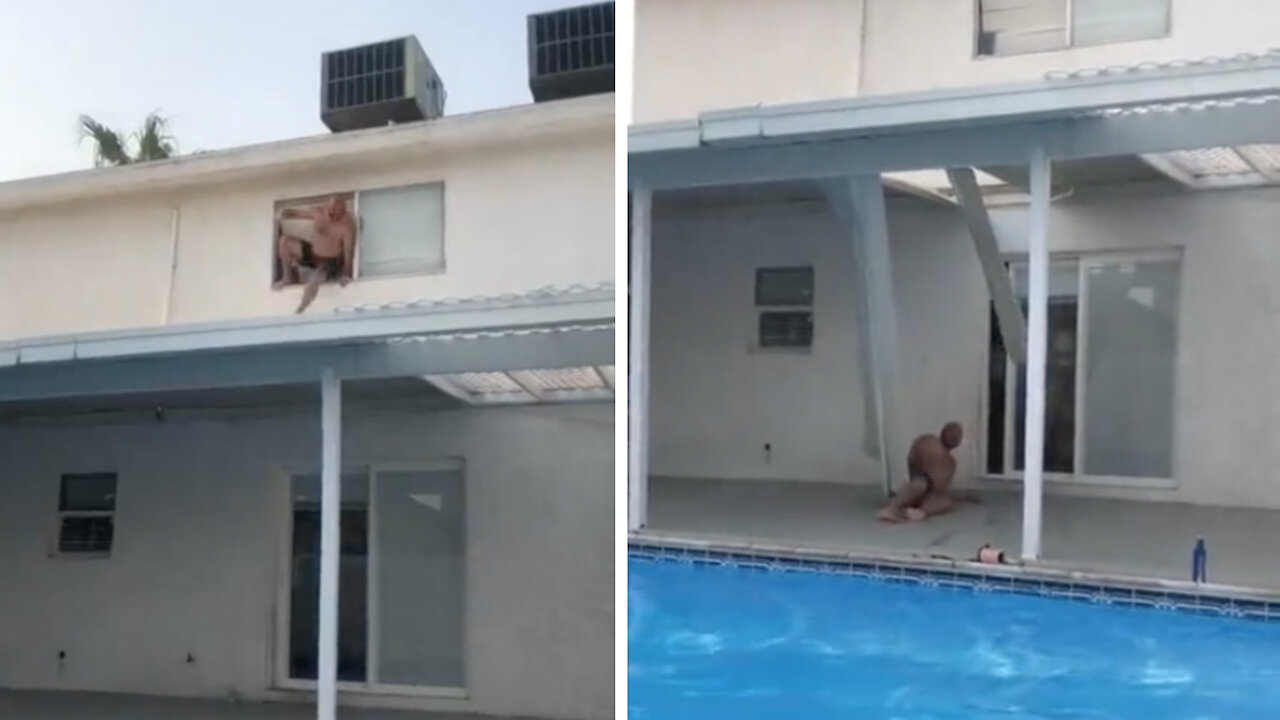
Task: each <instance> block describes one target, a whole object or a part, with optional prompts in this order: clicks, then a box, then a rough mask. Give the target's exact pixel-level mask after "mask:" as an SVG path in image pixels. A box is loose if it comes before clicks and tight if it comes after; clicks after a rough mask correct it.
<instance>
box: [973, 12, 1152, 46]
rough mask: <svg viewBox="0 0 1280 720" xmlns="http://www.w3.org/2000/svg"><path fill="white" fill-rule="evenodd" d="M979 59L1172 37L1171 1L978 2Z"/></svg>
mask: <svg viewBox="0 0 1280 720" xmlns="http://www.w3.org/2000/svg"><path fill="white" fill-rule="evenodd" d="M978 26H979V27H978V54H979V55H1021V54H1024V53H1034V52H1044V51H1047V50H1062V49H1065V48H1068V47H1080V46H1087V45H1105V44H1109V43H1118V42H1129V41H1133V40H1150V39H1153V38H1159V37H1165V36H1167V35H1168V34H1169V32H1170V26H1171V12H1170V0H1123V1H1118V0H978Z"/></svg>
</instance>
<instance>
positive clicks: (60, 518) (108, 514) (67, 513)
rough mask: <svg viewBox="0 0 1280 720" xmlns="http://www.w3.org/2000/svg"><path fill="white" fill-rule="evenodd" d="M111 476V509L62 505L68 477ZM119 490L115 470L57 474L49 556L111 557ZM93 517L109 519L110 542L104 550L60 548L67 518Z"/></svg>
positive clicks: (89, 558) (94, 558) (92, 558)
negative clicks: (84, 508) (76, 508)
mask: <svg viewBox="0 0 1280 720" xmlns="http://www.w3.org/2000/svg"><path fill="white" fill-rule="evenodd" d="M93 477H98V478H103V477H110V478H111V509H110V510H74V509H67V508H65V507H64V506H63V505H64V503H63V498H64V495H65V488H66V482H67V479H68V478H93ZM119 492H120V475H119V473H116V472H69V473H61V474H60V475H58V504H57V519H56V521H55V523H54V529H53V539H52V543H51V547H50V550H49V556H50V557H57V558H65V559H74V560H103V559H107V558H110V557H111V554H112V552H113V551H114V550H115V545H116V537H115V521H116V511H117V507H116V502H117V500H118V496H119ZM81 518H84V519H93V518H108V519H110V520H111V542H110V544H109V545H108V547H107V549H106V550H83V551H76V550H63V549H62V528H63V525H64V524H65V523H66V521H67V520H68V519H81Z"/></svg>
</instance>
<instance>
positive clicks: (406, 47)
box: [320, 36, 447, 132]
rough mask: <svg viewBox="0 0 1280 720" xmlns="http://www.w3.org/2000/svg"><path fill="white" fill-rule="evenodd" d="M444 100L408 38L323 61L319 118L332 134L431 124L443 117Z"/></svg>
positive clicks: (338, 53)
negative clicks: (425, 121) (413, 123)
mask: <svg viewBox="0 0 1280 720" xmlns="http://www.w3.org/2000/svg"><path fill="white" fill-rule="evenodd" d="M446 97H447V93H446V92H445V89H444V82H443V81H442V80H441V79H440V76H439V75H438V74H437V73H436V70H435V67H434V66H433V65H432V64H431V60H430V59H429V58H428V57H427V54H426V52H425V51H423V49H422V45H421V44H419V43H418V39H417V38H415V37H412V36H410V37H404V38H397V39H395V40H387V41H384V42H378V43H372V44H369V45H361V46H359V47H353V48H346V49H345V50H334V51H332V52H327V53H324V55H323V56H322V57H321V98H320V117H321V119H322V120H323V121H324V124H325V125H327V126H328V127H329V129H330V130H332V131H334V132H342V131H345V130H361V129H364V128H371V127H379V126H383V125H391V124H396V123H406V122H416V121H420V120H433V119H435V118H438V117H440V116H441V115H443V114H444V103H445V99H446Z"/></svg>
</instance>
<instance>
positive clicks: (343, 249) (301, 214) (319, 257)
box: [275, 195, 356, 313]
mask: <svg viewBox="0 0 1280 720" xmlns="http://www.w3.org/2000/svg"><path fill="white" fill-rule="evenodd" d="M276 225H277V228H278V233H277V240H276V255H277V257H279V259H280V279H279V280H278V281H277V282H276V284H275V287H276V289H280V288H282V287H284V286H285V285H292V284H296V283H298V282H299V279H298V277H299V274H300V273H303V274H305V275H306V283H307V286H306V289H304V290H303V292H302V302H301V303H300V304H299V305H298V312H299V313H301V312H303V311H304V310H306V309H307V306H308V305H310V304H311V302H312V301H313V300H315V297H316V293H318V292H319V291H320V285H322V284H323V283H324V282H325V281H326V280H329V279H330V278H335V277H336V278H337V279H338V282H339V284H341V285H343V286H344V287H345V286H346V284H347V283H349V282H351V271H352V261H353V258H354V257H355V244H356V221H355V218H354V217H353V216H352V215H351V213H350V212H349V211H348V210H347V201H346V200H345V199H343V198H342V197H341V196H339V195H334V196H333V197H331V198H329V201H328V202H327V203H325V204H324V205H321V206H316V207H302V208H285V209H283V210H281V211H280V213H279V214H278V215H277V216H276Z"/></svg>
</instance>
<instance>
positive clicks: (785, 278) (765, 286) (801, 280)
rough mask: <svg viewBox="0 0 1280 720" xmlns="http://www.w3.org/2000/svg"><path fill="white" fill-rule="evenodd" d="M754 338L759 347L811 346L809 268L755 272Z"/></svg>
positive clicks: (811, 282)
mask: <svg viewBox="0 0 1280 720" xmlns="http://www.w3.org/2000/svg"><path fill="white" fill-rule="evenodd" d="M755 296H756V297H755V304H756V313H757V316H758V317H757V339H756V343H757V345H758V346H759V347H761V348H801V349H808V348H810V347H812V346H813V268H812V267H792V268H761V269H759V270H757V271H756V291H755Z"/></svg>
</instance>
